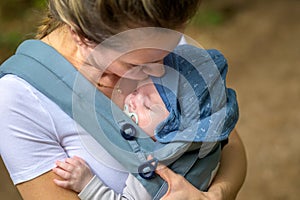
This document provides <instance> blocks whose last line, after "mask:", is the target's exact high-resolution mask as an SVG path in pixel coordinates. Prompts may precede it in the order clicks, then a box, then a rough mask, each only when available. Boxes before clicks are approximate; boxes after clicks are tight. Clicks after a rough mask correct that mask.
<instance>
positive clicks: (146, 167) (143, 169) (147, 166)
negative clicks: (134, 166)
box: [138, 158, 158, 180]
mask: <svg viewBox="0 0 300 200" xmlns="http://www.w3.org/2000/svg"><path fill="white" fill-rule="evenodd" d="M157 164H158V160H157V159H156V158H153V159H152V160H149V161H147V162H145V163H143V164H141V165H140V166H139V168H138V172H139V175H140V176H141V177H142V178H143V179H146V180H150V179H152V178H154V177H155V169H156V167H157Z"/></svg>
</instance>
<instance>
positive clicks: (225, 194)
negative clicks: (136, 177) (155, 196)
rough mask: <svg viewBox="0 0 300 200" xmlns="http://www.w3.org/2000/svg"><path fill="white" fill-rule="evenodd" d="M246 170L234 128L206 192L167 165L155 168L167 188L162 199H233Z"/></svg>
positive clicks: (241, 147) (239, 142) (241, 146)
mask: <svg viewBox="0 0 300 200" xmlns="http://www.w3.org/2000/svg"><path fill="white" fill-rule="evenodd" d="M246 171H247V160H246V153H245V148H244V145H243V143H242V141H241V139H240V137H239V136H238V133H237V132H236V130H233V131H232V133H231V134H230V137H229V142H228V144H227V145H226V146H225V147H224V149H223V151H222V158H221V164H220V168H219V170H218V173H217V175H216V177H215V179H214V181H213V182H212V184H211V186H210V188H209V190H208V192H201V191H199V190H198V189H197V188H195V187H194V186H193V185H191V184H190V183H189V182H188V181H187V180H186V179H185V178H184V177H182V176H181V175H178V174H175V173H174V172H173V171H171V170H170V169H169V168H167V167H163V168H160V169H159V170H157V174H159V175H160V176H161V177H162V178H163V179H164V180H165V181H167V182H168V185H169V190H168V192H167V193H166V195H165V196H164V197H163V198H162V199H163V200H168V199H170V200H174V199H195V200H196V199H197V200H210V199H211V200H233V199H235V198H236V196H237V194H238V192H239V190H240V188H241V186H242V185H243V183H244V180H245V177H246Z"/></svg>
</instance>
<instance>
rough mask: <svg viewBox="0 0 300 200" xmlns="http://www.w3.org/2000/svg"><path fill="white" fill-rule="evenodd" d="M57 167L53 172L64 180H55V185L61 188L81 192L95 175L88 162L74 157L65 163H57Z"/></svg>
mask: <svg viewBox="0 0 300 200" xmlns="http://www.w3.org/2000/svg"><path fill="white" fill-rule="evenodd" d="M55 164H56V165H57V167H55V168H53V172H54V173H55V174H57V175H58V176H60V177H61V178H62V179H64V180H58V179H54V180H53V181H54V183H55V184H56V185H58V186H60V187H63V188H66V189H71V190H74V191H75V192H81V190H82V189H83V188H84V187H85V186H86V185H87V184H88V182H89V181H90V180H91V179H92V178H93V174H92V172H91V170H90V168H89V166H88V165H87V164H86V162H85V161H84V160H83V159H81V158H79V157H77V156H74V157H72V158H67V159H66V160H65V162H61V161H56V163H55Z"/></svg>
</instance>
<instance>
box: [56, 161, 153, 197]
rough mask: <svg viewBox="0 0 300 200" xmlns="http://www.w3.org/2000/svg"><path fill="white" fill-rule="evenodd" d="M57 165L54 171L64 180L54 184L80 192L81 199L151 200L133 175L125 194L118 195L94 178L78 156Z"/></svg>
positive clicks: (129, 179)
mask: <svg viewBox="0 0 300 200" xmlns="http://www.w3.org/2000/svg"><path fill="white" fill-rule="evenodd" d="M56 165H57V167H56V168H54V169H53V171H54V173H56V174H57V175H58V176H60V177H61V178H63V179H64V180H57V179H54V183H55V184H56V185H58V186H60V187H63V188H66V189H71V190H74V191H76V192H78V193H79V194H78V197H79V198H80V199H83V200H84V199H89V200H93V199H95V200H96V199H97V200H99V199H106V200H125V199H132V200H134V199H145V200H147V199H151V198H150V196H149V194H148V192H147V191H146V190H145V189H144V187H143V186H142V185H141V184H140V183H139V181H138V180H136V178H135V177H133V176H132V175H131V174H129V176H128V178H127V180H126V187H125V188H124V190H123V194H118V193H116V192H115V191H114V190H112V189H111V188H109V187H107V186H106V185H104V184H103V182H102V181H101V180H100V179H99V178H98V177H97V176H93V174H92V172H91V170H90V168H89V167H88V165H87V164H86V162H85V161H84V160H83V159H81V158H79V157H77V156H74V157H72V158H67V159H66V160H65V162H61V161H57V162H56Z"/></svg>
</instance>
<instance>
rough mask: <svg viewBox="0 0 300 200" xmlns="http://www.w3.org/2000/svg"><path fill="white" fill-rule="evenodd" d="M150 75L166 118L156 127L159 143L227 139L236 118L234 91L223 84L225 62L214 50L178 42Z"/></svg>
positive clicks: (236, 108)
mask: <svg viewBox="0 0 300 200" xmlns="http://www.w3.org/2000/svg"><path fill="white" fill-rule="evenodd" d="M164 65H165V69H166V73H165V75H164V76H163V77H160V78H157V77H152V80H153V82H154V84H155V86H156V89H157V90H158V92H159V94H160V96H161V98H162V100H163V102H164V103H165V105H166V108H167V109H168V111H169V112H170V114H169V116H168V118H167V119H166V120H164V121H163V122H161V123H160V124H159V125H158V127H157V128H156V130H155V137H156V139H157V140H158V141H159V142H162V143H168V142H171V141H173V142H174V141H187V142H215V141H221V140H224V139H226V138H228V136H229V134H230V132H231V131H232V129H233V128H234V126H235V124H236V123H237V120H238V104H237V100H236V95H235V92H234V91H233V90H232V89H229V88H227V87H226V81H225V80H226V74H227V67H228V65H227V62H226V60H225V58H224V56H223V55H222V54H221V53H220V52H219V51H217V50H204V49H200V48H197V47H194V46H190V45H180V46H178V47H177V48H176V49H175V50H174V52H172V53H170V54H169V55H168V56H167V57H166V58H165V60H164Z"/></svg>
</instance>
